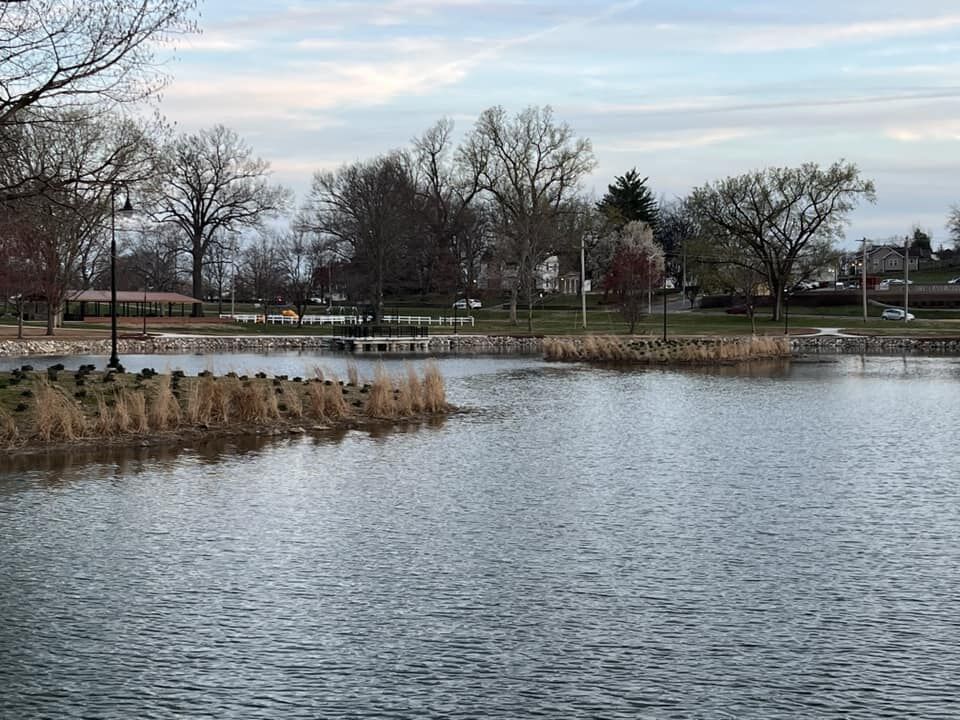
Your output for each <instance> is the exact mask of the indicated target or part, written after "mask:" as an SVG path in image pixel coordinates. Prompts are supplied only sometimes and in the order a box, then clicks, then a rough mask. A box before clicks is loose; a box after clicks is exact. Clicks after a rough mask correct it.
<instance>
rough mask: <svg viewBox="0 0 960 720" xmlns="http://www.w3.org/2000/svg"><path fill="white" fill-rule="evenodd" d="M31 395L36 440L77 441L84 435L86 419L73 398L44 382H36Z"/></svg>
mask: <svg viewBox="0 0 960 720" xmlns="http://www.w3.org/2000/svg"><path fill="white" fill-rule="evenodd" d="M33 394H34V400H35V408H36V409H35V413H34V417H33V434H34V436H35V437H36V438H37V439H38V440H42V441H43V442H51V441H56V440H65V441H66V440H79V439H80V438H82V437H83V436H84V435H85V434H86V430H87V420H86V417H85V416H84V414H83V409H82V408H81V407H80V405H79V404H78V403H77V402H76V401H75V400H74V399H73V398H71V397H68V396H67V395H66V394H65V393H64V392H63V391H62V390H60V389H59V388H55V387H52V386H51V385H50V384H49V383H47V382H46V381H37V382H36V383H35V384H34V393H33Z"/></svg>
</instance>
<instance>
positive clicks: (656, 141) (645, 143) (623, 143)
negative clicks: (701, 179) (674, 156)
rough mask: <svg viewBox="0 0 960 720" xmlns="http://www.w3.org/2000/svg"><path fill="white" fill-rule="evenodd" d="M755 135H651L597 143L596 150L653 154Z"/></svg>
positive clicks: (744, 131) (732, 132)
mask: <svg viewBox="0 0 960 720" xmlns="http://www.w3.org/2000/svg"><path fill="white" fill-rule="evenodd" d="M755 134H756V131H754V130H751V129H747V128H740V129H715V130H700V131H693V132H682V133H653V134H645V135H644V137H642V138H632V137H631V138H620V139H618V140H613V141H612V142H604V143H598V144H597V146H596V149H597V150H598V151H602V152H631V153H653V152H662V151H664V150H682V149H685V148H697V147H705V146H707V145H718V144H720V143H725V142H729V141H731V140H738V139H740V138H743V137H747V136H750V135H755Z"/></svg>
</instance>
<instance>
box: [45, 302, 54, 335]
mask: <svg viewBox="0 0 960 720" xmlns="http://www.w3.org/2000/svg"><path fill="white" fill-rule="evenodd" d="M56 318H57V313H56V311H55V309H54V305H53V303H50V302H48V303H47V331H46V332H45V333H44V335H46V336H48V337H53V334H54V329H55V328H56V326H57V325H56Z"/></svg>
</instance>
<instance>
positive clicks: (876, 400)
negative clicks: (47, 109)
mask: <svg viewBox="0 0 960 720" xmlns="http://www.w3.org/2000/svg"><path fill="white" fill-rule="evenodd" d="M72 361H73V362H74V364H76V363H79V362H82V361H83V360H82V359H72ZM51 362H52V361H51ZM315 362H316V361H315V360H312V359H309V358H305V357H301V356H299V355H296V354H284V355H278V356H273V357H270V358H263V357H260V356H252V355H243V356H224V357H221V358H217V359H215V360H213V361H210V360H207V359H205V358H194V357H182V358H130V359H127V360H126V364H127V366H128V367H131V368H138V367H140V366H144V365H151V366H153V367H156V368H157V369H163V368H164V367H165V366H167V365H169V366H171V367H184V368H187V369H192V370H196V369H198V368H200V369H202V368H203V367H206V366H207V365H212V366H213V367H214V369H216V370H218V371H221V370H225V369H237V370H251V371H253V370H258V369H260V368H264V369H268V370H270V371H275V372H287V373H291V374H298V373H306V372H310V368H311V367H312V365H313V364H314V363H315ZM324 362H325V363H326V364H327V366H328V369H333V370H335V371H340V372H342V363H343V361H342V359H337V358H324ZM41 366H42V364H41ZM401 366H402V363H399V362H394V363H392V367H395V368H399V367H401ZM441 369H442V371H443V373H444V375H445V376H446V378H447V381H448V394H449V396H450V398H451V400H453V401H454V402H455V403H457V404H459V405H461V406H464V407H467V408H470V409H471V411H470V412H468V413H465V414H460V415H456V416H454V417H452V418H449V419H448V420H446V421H444V422H443V423H440V424H438V425H437V426H420V427H409V428H399V429H395V430H390V431H384V432H379V433H374V434H370V433H364V432H350V433H346V434H343V435H340V436H333V437H323V438H303V439H296V440H280V441H277V440H264V439H260V440H245V441H231V442H224V443H220V444H209V445H206V446H203V447H198V448H177V449H171V448H167V449H158V448H150V449H138V450H136V451H124V452H113V453H111V454H90V455H78V454H72V455H68V456H52V457H50V458H47V459H44V460H34V461H31V462H30V463H14V462H13V461H12V460H10V459H6V460H0V468H3V469H0V551H2V555H0V620H2V621H0V717H3V718H68V717H78V718H79V717H83V718H197V717H209V718H316V717H331V718H334V717H357V718H504V719H506V718H530V717H544V718H601V717H602V718H637V717H641V718H648V717H649V718H812V717H831V718H832V717H836V718H881V717H889V718H903V717H908V716H911V717H924V718H941V717H942V718H956V717H958V716H960V711H958V707H960V583H958V580H960V571H958V568H960V504H958V500H960V497H958V495H960V492H958V489H957V487H958V480H960V473H958V471H957V463H956V457H957V454H956V428H957V427H960V402H958V400H960V364H958V362H957V361H956V360H954V359H908V360H903V359H897V358H867V359H865V360H864V359H861V358H854V357H848V358H842V359H841V360H840V362H839V363H836V364H825V365H799V364H796V365H793V366H792V367H783V366H764V367H755V368H752V369H749V370H748V369H732V368H724V369H722V370H718V371H714V372H695V371H687V372H673V371H665V370H653V371H619V370H612V369H606V370H603V369H600V370H598V369H588V368H585V367H580V366H558V365H546V364H544V363H542V362H540V361H539V360H536V359H524V358H469V359H457V358H452V359H445V360H442V361H441ZM362 371H364V372H367V371H370V366H369V365H366V364H365V365H364V367H363V368H362Z"/></svg>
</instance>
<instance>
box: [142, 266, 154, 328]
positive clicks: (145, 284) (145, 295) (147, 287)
mask: <svg viewBox="0 0 960 720" xmlns="http://www.w3.org/2000/svg"><path fill="white" fill-rule="evenodd" d="M152 289H153V288H152V287H150V286H149V285H147V278H146V277H144V278H143V308H142V310H141V311H142V312H143V337H144V338H146V337H147V290H152Z"/></svg>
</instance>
